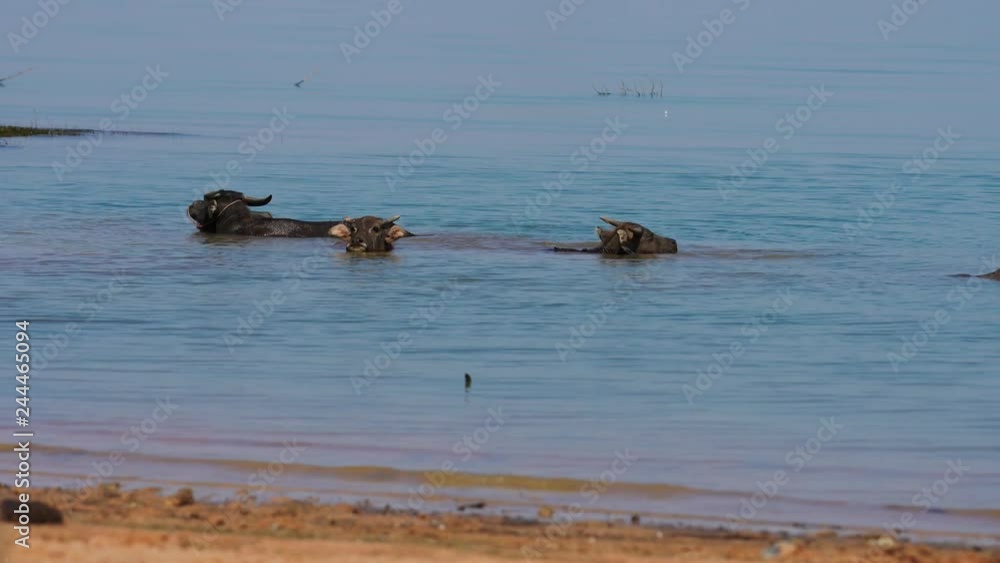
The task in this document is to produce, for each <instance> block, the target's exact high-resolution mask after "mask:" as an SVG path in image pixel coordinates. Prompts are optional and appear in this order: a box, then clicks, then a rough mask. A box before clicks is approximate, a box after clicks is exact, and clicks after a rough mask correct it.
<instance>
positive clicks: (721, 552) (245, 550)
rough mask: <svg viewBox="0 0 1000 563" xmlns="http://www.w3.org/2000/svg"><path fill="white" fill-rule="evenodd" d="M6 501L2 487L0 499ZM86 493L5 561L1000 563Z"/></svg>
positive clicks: (663, 533) (574, 522)
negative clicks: (333, 556) (69, 557)
mask: <svg viewBox="0 0 1000 563" xmlns="http://www.w3.org/2000/svg"><path fill="white" fill-rule="evenodd" d="M14 493H15V491H14V490H13V489H11V488H9V487H6V486H4V487H3V488H2V489H0V497H2V498H4V499H7V498H12V497H13V496H14ZM92 493H93V494H92V495H91V496H90V497H89V498H87V499H85V500H84V501H81V502H78V503H76V504H75V506H74V507H73V509H72V510H71V511H69V510H66V511H65V512H64V518H65V523H64V524H60V525H42V524H34V525H32V530H31V532H32V534H31V542H32V549H33V551H27V550H25V551H24V552H23V554H22V553H21V552H20V548H16V547H9V546H10V545H12V543H13V539H14V532H13V530H12V528H11V526H6V527H5V528H6V530H7V531H6V532H5V533H6V534H8V537H5V538H4V541H5V544H6V545H7V546H8V547H7V548H6V549H8V554H9V555H11V556H13V559H12V561H15V562H16V561H22V560H24V561H27V560H31V561H63V560H65V559H64V557H65V554H67V553H73V554H74V555H73V560H74V561H103V560H105V559H106V558H115V560H131V561H177V560H186V561H187V560H191V561H209V560H210V561H286V560H287V561H323V560H329V559H328V557H329V554H330V553H337V554H338V556H342V557H343V558H344V559H343V560H358V561H442V560H447V561H455V560H461V561H482V562H494V561H511V560H522V561H523V560H552V561H579V560H583V559H586V560H592V561H609V562H610V561H617V562H639V561H713V562H714V561H722V560H734V559H735V560H744V561H759V560H766V559H784V560H790V561H800V562H818V561H832V560H837V561H856V560H860V561H871V562H877V561H927V562H937V561H951V562H962V563H965V562H968V563H973V562H974V563H997V562H998V561H1000V547H996V546H993V547H980V546H968V545H957V544H930V543H916V542H911V541H909V540H906V539H899V538H891V537H889V536H886V535H884V534H879V533H870V534H863V533H862V534H843V533H841V532H838V531H835V530H832V529H822V530H816V531H812V532H803V533H801V534H792V533H789V532H758V531H738V532H732V531H729V530H726V529H724V528H707V527H695V526H684V525H665V524H651V523H649V522H646V521H645V520H643V519H641V518H639V517H631V518H630V517H608V518H605V519H596V518H593V517H590V516H587V517H581V518H572V517H569V516H568V514H567V513H566V512H564V511H560V510H557V509H554V508H553V507H548V506H542V507H539V508H538V511H537V514H536V515H535V517H531V518H528V517H512V516H508V515H504V514H495V513H490V512H489V511H488V510H489V508H490V506H489V504H487V505H486V506H480V505H478V504H476V505H474V506H473V507H466V508H464V509H462V510H461V511H458V510H451V511H444V512H438V511H414V510H409V509H398V508H393V507H391V506H389V505H385V506H382V505H376V504H373V503H371V502H368V501H361V502H358V503H354V504H347V503H343V502H341V503H320V502H317V501H315V500H308V499H307V500H297V499H292V498H288V497H273V498H270V499H268V500H264V501H262V500H260V499H257V498H256V497H253V496H250V495H246V496H242V497H240V500H234V499H232V498H229V499H220V500H217V501H215V500H211V499H206V498H204V497H200V496H197V495H195V494H194V493H193V492H192V490H191V489H187V488H185V489H179V490H178V491H176V492H174V493H173V494H170V495H164V494H163V492H162V490H161V489H158V488H143V489H135V490H124V489H122V487H121V486H120V485H119V484H117V483H112V484H105V485H101V486H99V487H97V488H95V489H94V491H92ZM75 494H76V493H75V491H73V490H69V489H55V488H43V489H33V490H32V491H31V498H32V501H41V502H44V503H47V504H49V505H51V506H54V507H56V508H59V507H60V506H68V505H69V503H71V501H72V497H73V496H74V495H75ZM2 555H3V553H2V552H0V556H2ZM29 555H30V559H29V558H27V556H29ZM18 556H21V557H22V558H21V559H19V558H18ZM352 556H353V558H352Z"/></svg>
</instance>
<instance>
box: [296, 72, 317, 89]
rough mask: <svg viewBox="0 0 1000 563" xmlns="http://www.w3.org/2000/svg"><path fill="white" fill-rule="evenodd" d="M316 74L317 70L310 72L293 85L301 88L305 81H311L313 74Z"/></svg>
mask: <svg viewBox="0 0 1000 563" xmlns="http://www.w3.org/2000/svg"><path fill="white" fill-rule="evenodd" d="M315 74H316V72H315V71H313V72H310V73H309V74H307V75H306V76H305V77H303V78H302V80H299V81H298V82H296V83H295V84H293V85H294V86H295V87H296V88H301V87H302V85H303V84H305V83H306V82H307V81H309V80H312V77H313V76H315Z"/></svg>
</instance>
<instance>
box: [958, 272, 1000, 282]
mask: <svg viewBox="0 0 1000 563" xmlns="http://www.w3.org/2000/svg"><path fill="white" fill-rule="evenodd" d="M955 277H958V278H983V279H984V280H996V281H1000V270H997V271H995V272H990V273H989V274H982V275H979V276H974V275H972V274H957V275H956V276H955Z"/></svg>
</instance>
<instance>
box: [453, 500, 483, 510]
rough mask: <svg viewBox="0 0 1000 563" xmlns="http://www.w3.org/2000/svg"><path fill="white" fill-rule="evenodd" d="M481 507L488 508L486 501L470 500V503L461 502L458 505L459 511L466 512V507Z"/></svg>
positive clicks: (477, 508) (476, 508)
mask: <svg viewBox="0 0 1000 563" xmlns="http://www.w3.org/2000/svg"><path fill="white" fill-rule="evenodd" d="M481 508H486V503H485V502H470V503H468V504H460V505H459V506H458V511H459V512H465V510H466V509H475V510H479V509H481Z"/></svg>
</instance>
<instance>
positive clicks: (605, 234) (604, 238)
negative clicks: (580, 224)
mask: <svg viewBox="0 0 1000 563" xmlns="http://www.w3.org/2000/svg"><path fill="white" fill-rule="evenodd" d="M594 232H595V233H597V238H599V239H601V243H607V242H608V241H609V240H611V237H613V236H615V231H609V230H606V229H602V228H600V227H597V228H595V229H594Z"/></svg>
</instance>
